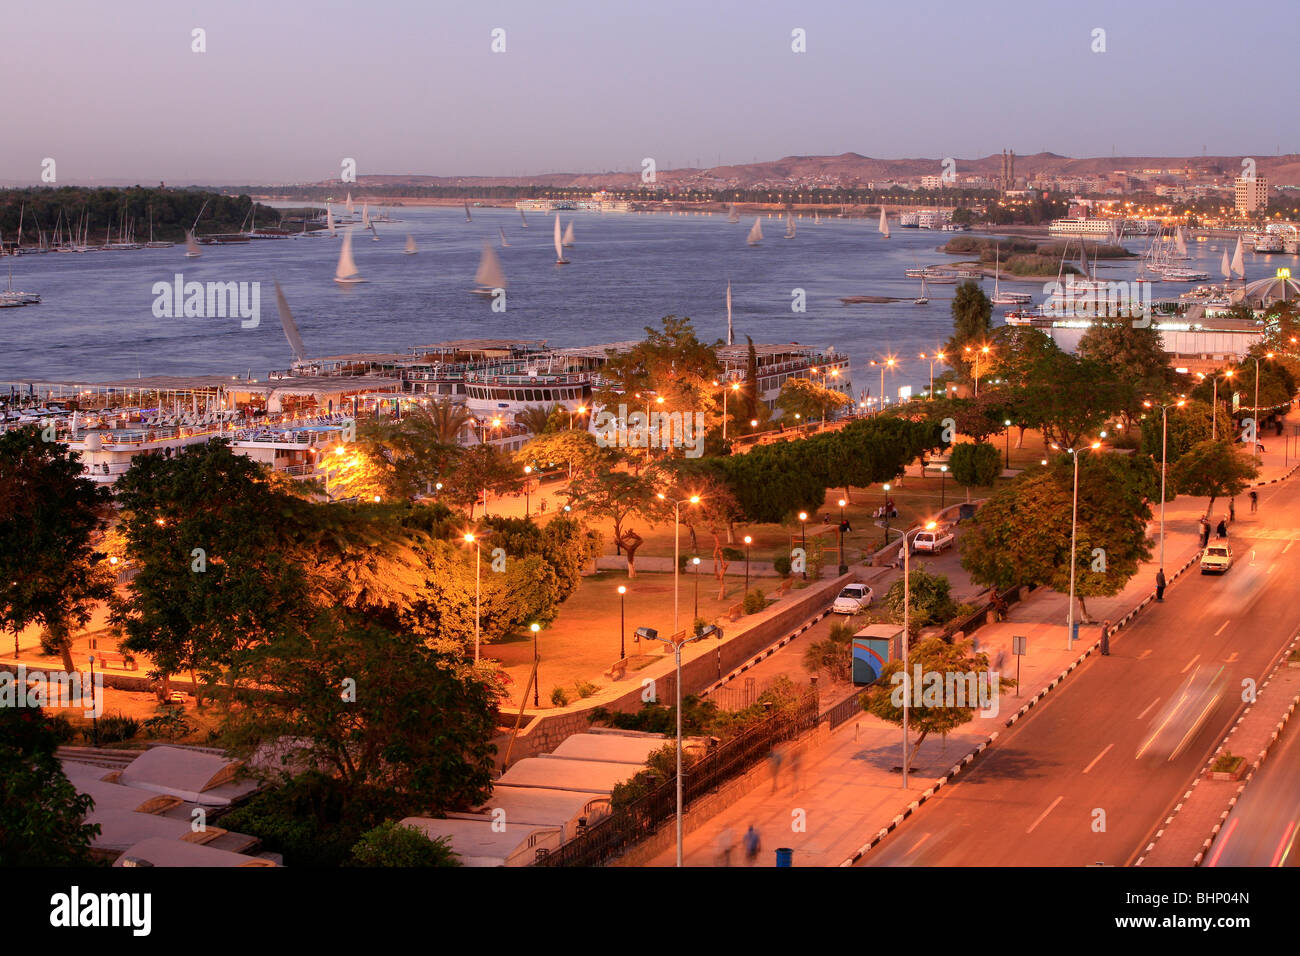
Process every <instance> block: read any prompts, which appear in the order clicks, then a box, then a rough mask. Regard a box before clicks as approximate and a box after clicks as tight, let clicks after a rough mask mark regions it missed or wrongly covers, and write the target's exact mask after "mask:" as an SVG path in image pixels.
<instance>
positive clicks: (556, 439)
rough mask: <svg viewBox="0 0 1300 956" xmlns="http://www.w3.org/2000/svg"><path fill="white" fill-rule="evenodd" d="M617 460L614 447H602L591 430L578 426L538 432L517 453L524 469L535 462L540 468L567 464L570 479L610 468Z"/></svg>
mask: <svg viewBox="0 0 1300 956" xmlns="http://www.w3.org/2000/svg"><path fill="white" fill-rule="evenodd" d="M614 460H615V454H614V452H613V450H612V449H607V448H601V447H600V444H599V443H598V442H597V441H596V437H595V436H594V435H592V434H591V432H588V431H579V430H578V429H573V430H565V431H560V432H549V433H547V434H543V435H538V436H537V437H536V438H534V439H532V440H531V441H530V442H528V444H526V445H524V447H523V448H521V449H519V451H517V452H516V453H515V462H516V464H518V465H519V467H520V468H522V467H523V466H524V465H531V466H532V467H533V470H534V471H536V470H537V469H539V468H541V467H543V466H547V467H549V466H550V465H552V464H554V465H563V466H565V467H566V468H567V469H568V471H569V477H570V478H572V477H573V476H574V475H575V474H577V475H590V474H592V473H593V472H595V471H596V470H597V469H600V468H609V467H611V466H612V465H613V463H614Z"/></svg>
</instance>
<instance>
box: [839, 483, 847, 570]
mask: <svg viewBox="0 0 1300 956" xmlns="http://www.w3.org/2000/svg"><path fill="white" fill-rule="evenodd" d="M844 504H845V502H844V499H843V498H841V499H840V567H839V572H840V574H848V573H849V566H848V563H847V562H845V560H844Z"/></svg>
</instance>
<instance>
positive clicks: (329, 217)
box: [325, 203, 339, 239]
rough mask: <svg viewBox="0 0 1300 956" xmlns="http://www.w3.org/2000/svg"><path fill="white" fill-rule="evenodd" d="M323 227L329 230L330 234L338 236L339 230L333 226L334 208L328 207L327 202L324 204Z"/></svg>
mask: <svg viewBox="0 0 1300 956" xmlns="http://www.w3.org/2000/svg"><path fill="white" fill-rule="evenodd" d="M325 228H326V229H328V230H329V231H330V235H331V236H333V237H334V238H336V239H337V238H338V235H339V231H338V230H337V229H335V228H334V210H332V209H330V207H329V204H328V203H326V204H325Z"/></svg>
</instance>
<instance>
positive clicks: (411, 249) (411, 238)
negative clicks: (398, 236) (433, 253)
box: [402, 232, 419, 256]
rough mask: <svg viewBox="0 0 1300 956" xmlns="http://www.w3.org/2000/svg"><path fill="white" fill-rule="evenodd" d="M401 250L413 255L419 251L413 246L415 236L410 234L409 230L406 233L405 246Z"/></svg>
mask: <svg viewBox="0 0 1300 956" xmlns="http://www.w3.org/2000/svg"><path fill="white" fill-rule="evenodd" d="M402 252H403V253H405V254H406V255H408V256H413V255H415V254H416V253H417V252H419V250H418V249H416V248H415V236H413V235H411V234H410V233H409V232H408V233H407V234H406V248H405V249H403V250H402Z"/></svg>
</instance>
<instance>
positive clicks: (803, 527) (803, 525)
mask: <svg viewBox="0 0 1300 956" xmlns="http://www.w3.org/2000/svg"><path fill="white" fill-rule="evenodd" d="M799 542H800V543H799V547H801V548H802V549H803V579H804V580H805V581H807V580H808V512H806V511H801V512H799Z"/></svg>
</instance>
